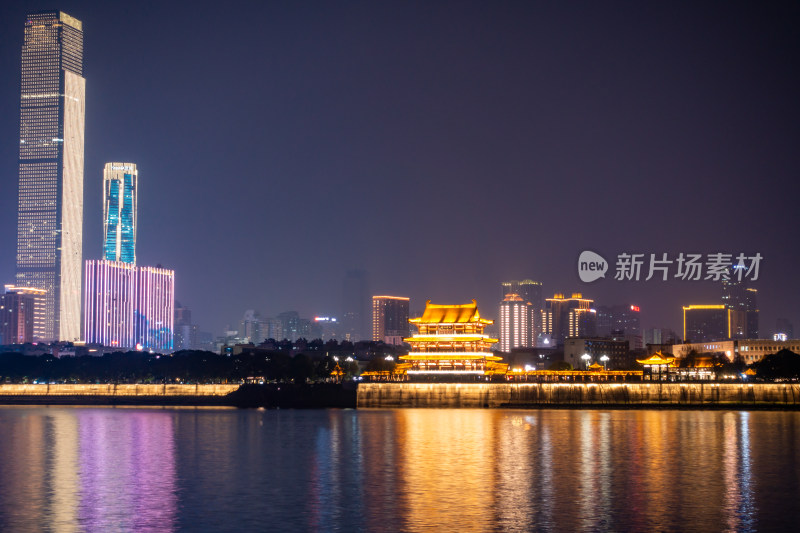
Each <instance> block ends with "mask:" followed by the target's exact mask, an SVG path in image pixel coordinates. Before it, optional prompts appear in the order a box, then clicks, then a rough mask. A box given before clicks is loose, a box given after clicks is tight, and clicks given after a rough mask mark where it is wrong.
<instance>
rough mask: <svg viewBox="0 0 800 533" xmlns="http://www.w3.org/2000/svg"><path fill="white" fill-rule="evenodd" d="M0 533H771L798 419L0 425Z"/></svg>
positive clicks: (73, 414)
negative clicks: (550, 532)
mask: <svg viewBox="0 0 800 533" xmlns="http://www.w3.org/2000/svg"><path fill="white" fill-rule="evenodd" d="M0 432H2V434H0V530H2V531H58V532H69V531H177V530H182V531H259V530H263V531H266V530H270V531H281V530H286V531H304V530H313V531H382V530H388V531H423V530H428V531H430V530H434V529H435V530H443V531H453V532H456V531H535V530H554V531H605V530H613V531H666V530H673V531H682V530H694V531H755V530H758V531H765V530H769V531H773V530H787V531H788V530H794V529H795V527H796V524H797V523H798V520H800V505H798V503H799V502H798V495H799V494H800V413H784V412H753V413H748V412H715V411H596V410H590V411H567V410H552V411H549V410H540V411H523V410H509V411H505V410H422V409H405V410H403V409H401V410H386V411H382V410H374V411H373V410H362V411H355V410H344V411H341V410H319V411H294V410H290V411H261V410H260V411H253V410H233V409H160V408H158V409H148V408H82V407H63V408H62V407H44V408H43V407H3V408H0Z"/></svg>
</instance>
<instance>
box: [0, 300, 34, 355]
mask: <svg viewBox="0 0 800 533" xmlns="http://www.w3.org/2000/svg"><path fill="white" fill-rule="evenodd" d="M33 308H34V302H33V295H32V294H25V293H17V292H7V293H5V294H0V344H24V343H26V342H31V341H32V340H33Z"/></svg>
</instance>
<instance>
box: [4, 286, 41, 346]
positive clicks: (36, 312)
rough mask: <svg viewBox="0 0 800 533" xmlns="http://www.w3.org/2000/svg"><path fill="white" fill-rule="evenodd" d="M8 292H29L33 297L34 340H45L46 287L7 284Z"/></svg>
mask: <svg viewBox="0 0 800 533" xmlns="http://www.w3.org/2000/svg"><path fill="white" fill-rule="evenodd" d="M5 289H6V293H10V292H13V293H16V294H27V295H30V296H31V298H33V333H32V334H33V337H32V338H31V340H32V341H33V342H37V341H42V340H45V325H46V322H47V320H46V318H45V312H46V311H45V306H46V298H45V295H46V294H47V291H45V290H44V289H35V288H33V287H17V286H15V285H6V286H5Z"/></svg>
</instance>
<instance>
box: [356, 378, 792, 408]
mask: <svg viewBox="0 0 800 533" xmlns="http://www.w3.org/2000/svg"><path fill="white" fill-rule="evenodd" d="M357 405H358V407H359V408H369V407H373V408H390V407H543V406H548V405H552V406H575V407H584V406H604V405H606V406H609V407H615V406H619V407H623V406H630V407H636V406H663V407H669V406H671V405H672V406H675V407H681V406H708V407H713V406H715V405H718V406H732V407H733V406H743V407H746V406H753V405H758V406H761V407H764V406H770V405H774V406H794V407H795V408H800V385H798V384H761V383H757V384H739V383H663V384H659V383H360V384H359V385H358V400H357Z"/></svg>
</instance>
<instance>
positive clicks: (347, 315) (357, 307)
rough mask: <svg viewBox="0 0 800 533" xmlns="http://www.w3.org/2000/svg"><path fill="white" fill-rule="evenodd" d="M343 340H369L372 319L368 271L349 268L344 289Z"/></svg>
mask: <svg viewBox="0 0 800 533" xmlns="http://www.w3.org/2000/svg"><path fill="white" fill-rule="evenodd" d="M342 293H343V294H342V303H343V306H342V329H343V330H344V338H343V340H348V341H351V342H356V341H360V340H368V339H369V338H370V337H371V336H370V334H369V332H370V331H371V328H370V327H369V319H370V294H369V283H368V280H367V273H366V272H364V271H363V270H348V271H347V275H346V276H345V278H344V284H343V291H342Z"/></svg>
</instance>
